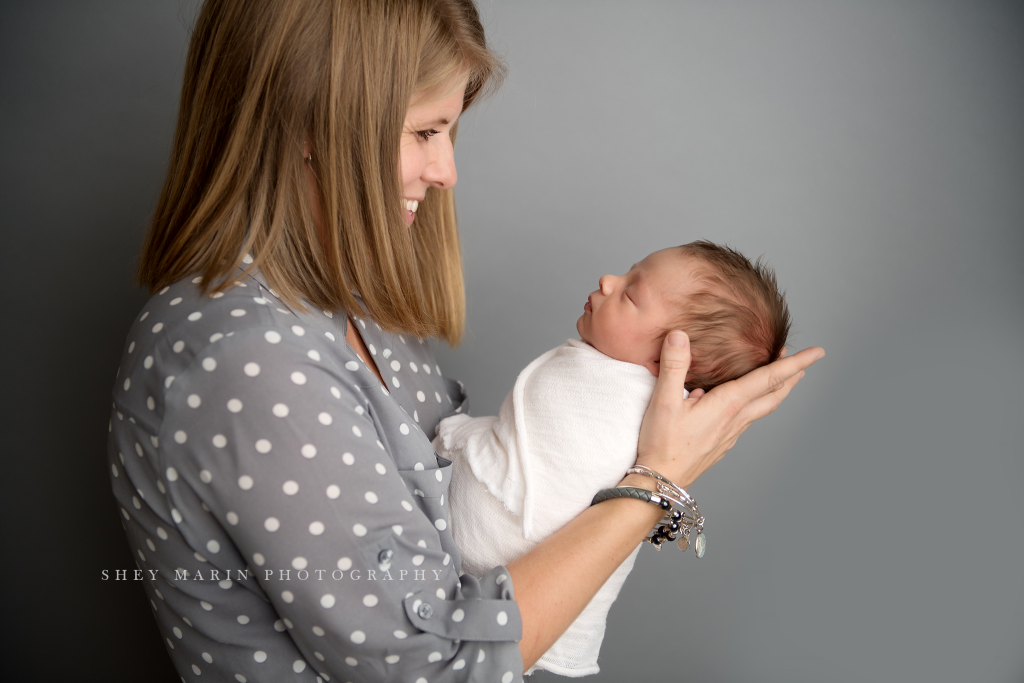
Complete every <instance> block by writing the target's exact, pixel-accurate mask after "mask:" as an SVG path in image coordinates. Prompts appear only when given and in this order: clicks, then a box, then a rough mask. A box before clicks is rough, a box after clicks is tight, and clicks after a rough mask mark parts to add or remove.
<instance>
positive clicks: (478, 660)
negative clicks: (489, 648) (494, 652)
mask: <svg viewBox="0 0 1024 683" xmlns="http://www.w3.org/2000/svg"><path fill="white" fill-rule="evenodd" d="M486 656H487V655H486V654H484V651H483V650H480V652H479V653H478V654H477V656H476V663H477V664H479V663H480V662H482V661H484V657H486Z"/></svg>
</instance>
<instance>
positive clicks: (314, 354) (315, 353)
mask: <svg viewBox="0 0 1024 683" xmlns="http://www.w3.org/2000/svg"><path fill="white" fill-rule="evenodd" d="M306 355H307V356H309V357H310V358H311V359H312V360H316V361H318V360H320V352H319V351H317V350H316V349H310V350H309V351H307V352H306Z"/></svg>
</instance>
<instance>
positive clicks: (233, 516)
mask: <svg viewBox="0 0 1024 683" xmlns="http://www.w3.org/2000/svg"><path fill="white" fill-rule="evenodd" d="M225 517H227V520H228V524H230V525H231V526H237V525H238V513H236V512H229V513H228V514H226V515H225Z"/></svg>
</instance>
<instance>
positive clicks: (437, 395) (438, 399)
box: [434, 391, 441, 403]
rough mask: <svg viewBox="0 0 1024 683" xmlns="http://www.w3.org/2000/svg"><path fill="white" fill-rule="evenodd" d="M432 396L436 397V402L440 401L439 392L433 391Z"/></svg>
mask: <svg viewBox="0 0 1024 683" xmlns="http://www.w3.org/2000/svg"><path fill="white" fill-rule="evenodd" d="M434 398H436V399H437V402H438V403H440V402H441V394H439V393H437V392H436V391H435V392H434Z"/></svg>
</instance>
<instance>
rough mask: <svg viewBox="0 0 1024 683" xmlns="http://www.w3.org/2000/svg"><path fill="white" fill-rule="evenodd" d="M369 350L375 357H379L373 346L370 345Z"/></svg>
mask: <svg viewBox="0 0 1024 683" xmlns="http://www.w3.org/2000/svg"><path fill="white" fill-rule="evenodd" d="M367 348H368V349H370V353H371V354H372V355H374V356H376V355H377V349H375V348H374V347H373V344H370V345H369V346H368V347H367Z"/></svg>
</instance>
